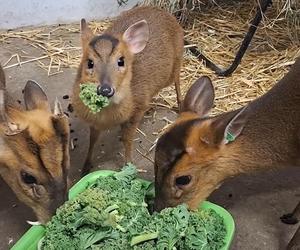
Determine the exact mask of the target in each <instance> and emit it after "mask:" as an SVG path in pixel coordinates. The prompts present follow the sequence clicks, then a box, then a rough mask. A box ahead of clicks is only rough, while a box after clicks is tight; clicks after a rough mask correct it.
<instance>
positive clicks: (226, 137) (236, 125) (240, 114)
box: [201, 106, 250, 145]
mask: <svg viewBox="0 0 300 250" xmlns="http://www.w3.org/2000/svg"><path fill="white" fill-rule="evenodd" d="M249 114H250V108H249V106H246V107H244V108H243V109H241V110H237V111H234V112H230V113H227V114H224V115H220V116H217V117H216V118H212V121H210V125H209V129H210V133H207V137H206V138H205V135H204V136H203V138H201V139H202V141H204V142H207V143H209V144H214V145H220V144H228V143H231V142H234V141H235V140H236V138H238V137H239V136H240V135H241V133H242V131H243V129H244V127H245V125H246V123H247V121H248V118H249Z"/></svg>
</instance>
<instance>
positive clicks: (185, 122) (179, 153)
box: [155, 58, 300, 244]
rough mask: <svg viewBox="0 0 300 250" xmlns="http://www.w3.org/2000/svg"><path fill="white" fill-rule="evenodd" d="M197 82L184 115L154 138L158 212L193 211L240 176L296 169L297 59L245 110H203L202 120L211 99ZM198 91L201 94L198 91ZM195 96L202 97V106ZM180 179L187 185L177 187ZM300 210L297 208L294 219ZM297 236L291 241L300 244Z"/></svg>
mask: <svg viewBox="0 0 300 250" xmlns="http://www.w3.org/2000/svg"><path fill="white" fill-rule="evenodd" d="M200 82H202V84H199V83H198V85H197V82H196V83H195V85H194V86H193V91H189V92H188V95H187V97H188V98H187V97H186V99H185V101H184V103H185V106H188V105H189V106H188V107H183V110H185V111H186V112H183V113H182V114H181V115H180V116H179V118H178V120H177V121H176V122H175V123H174V124H173V125H172V127H171V128H170V129H169V130H168V131H167V132H166V133H165V134H164V135H163V136H162V137H161V138H160V139H159V140H158V144H157V148H156V154H155V172H156V173H155V174H156V176H155V178H156V183H155V185H156V201H155V206H156V209H157V210H160V209H162V208H164V207H167V206H175V205H177V204H179V203H187V204H188V205H189V207H190V208H191V209H196V208H197V207H198V205H199V204H200V203H201V202H202V201H203V200H205V199H206V198H207V197H208V196H209V195H210V194H211V192H213V191H214V190H215V189H217V188H218V187H219V186H220V185H221V184H222V182H223V181H224V180H225V179H227V178H229V177H233V176H235V175H238V174H240V173H245V172H251V171H254V170H258V169H268V168H276V167H282V166H300V127H299V124H300V58H299V59H297V60H296V62H295V64H294V65H293V66H292V68H291V70H290V71H289V73H288V74H287V75H286V76H285V77H284V78H283V79H282V80H281V81H279V82H278V83H277V84H276V85H275V86H274V87H273V88H272V89H271V90H270V91H269V92H267V93H266V94H265V95H263V96H262V97H260V98H258V99H257V100H255V101H253V102H251V103H250V104H249V105H248V106H246V107H245V108H244V109H239V110H236V111H231V112H227V113H224V114H221V115H219V116H216V117H205V114H206V113H205V112H200V113H201V115H200V117H199V115H198V114H196V113H197V112H198V111H199V108H200V107H201V106H210V108H211V107H212V105H206V104H205V101H206V100H209V98H208V97H207V98H205V97H206V96H213V93H212V91H211V90H210V88H211V87H210V86H209V85H211V84H205V80H202V81H200ZM195 86H196V87H195ZM203 86H204V87H203ZM200 87H202V90H203V91H202V92H201V93H200V94H199V93H196V90H197V89H200ZM199 92H200V91H199ZM208 93H210V94H208ZM197 95H198V96H197ZM199 96H200V97H202V99H203V100H202V102H201V103H200V102H199V101H201V98H200V97H199ZM197 102H198V106H197V105H195V103H196V104H197ZM199 103H200V104H202V105H199ZM206 108H207V107H206ZM203 109H205V108H202V110H203ZM201 116H202V117H201ZM233 121H236V122H233ZM229 124H230V125H229ZM226 129H229V130H230V131H231V132H232V134H233V135H236V138H235V140H234V141H228V140H226V136H225V134H226V133H225V132H226V131H227V130H226ZM229 130H228V131H229ZM174 131H175V132H174ZM176 136H177V138H176ZM178 137H179V138H178ZM174 159H176V160H174ZM183 176H188V177H189V178H190V181H189V182H186V183H185V184H184V185H178V180H179V178H180V177H183ZM299 211H300V206H298V208H296V209H295V211H294V215H295V216H296V215H298V214H300V213H299ZM299 232H300V231H299V230H298V236H297V235H295V237H294V238H293V241H294V242H297V241H298V242H299V239H300V233H299ZM291 244H292V243H291Z"/></svg>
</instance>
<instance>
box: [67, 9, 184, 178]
mask: <svg viewBox="0 0 300 250" xmlns="http://www.w3.org/2000/svg"><path fill="white" fill-rule="evenodd" d="M81 41H82V49H83V54H82V59H81V64H80V66H79V69H78V74H77V79H76V82H75V84H74V87H73V98H72V102H73V106H74V110H75V111H76V112H77V114H78V116H79V117H80V118H82V119H83V120H84V121H86V122H87V123H88V124H89V125H90V145H89V151H88V155H87V158H86V161H85V164H84V168H83V172H82V173H83V175H84V174H86V173H87V172H89V171H90V169H91V167H92V164H91V160H92V152H93V149H94V145H95V143H96V141H97V139H98V137H99V134H100V132H101V131H103V130H106V129H109V128H112V127H114V126H117V125H120V126H121V133H122V140H123V143H124V147H125V161H126V162H129V161H132V143H133V137H134V134H135V131H136V128H137V127H138V125H139V123H140V121H141V119H142V118H143V116H144V113H145V111H146V110H147V109H149V104H150V102H151V100H152V98H153V96H154V95H156V94H157V93H158V92H159V91H160V90H161V89H162V88H164V87H167V86H169V85H170V84H172V83H175V88H176V93H177V100H178V105H179V106H180V99H181V97H180V88H179V74H180V67H181V61H182V57H183V30H182V28H181V27H180V25H179V24H178V23H177V21H176V19H175V18H174V17H173V16H172V15H170V14H168V13H167V12H165V11H162V10H160V9H158V8H154V7H137V8H134V9H131V10H129V11H126V12H124V13H122V14H121V15H120V16H119V17H118V18H117V19H116V20H115V21H114V22H113V24H112V26H111V27H110V28H108V29H107V30H106V31H105V32H104V33H103V34H101V35H94V34H93V33H92V31H91V30H90V29H89V27H88V26H87V23H86V21H85V20H84V19H83V20H81ZM87 82H89V83H92V84H95V85H96V86H97V94H98V95H102V96H105V97H108V99H109V105H108V106H106V107H105V108H103V109H102V110H101V111H100V112H98V113H95V114H94V113H92V112H91V111H90V110H89V108H88V107H87V106H85V105H84V103H83V102H82V101H81V99H80V98H79V94H80V85H81V84H82V83H87Z"/></svg>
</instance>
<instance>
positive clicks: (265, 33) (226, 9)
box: [0, 0, 300, 114]
mask: <svg viewBox="0 0 300 250" xmlns="http://www.w3.org/2000/svg"><path fill="white" fill-rule="evenodd" d="M277 1H280V0H277ZM290 1H292V0H290ZM290 1H288V2H290ZM255 6H256V5H255V4H253V2H251V1H247V2H243V1H238V2H230V3H227V4H223V5H222V6H221V5H211V6H210V7H206V8H205V9H203V10H201V11H194V12H192V13H190V14H189V21H188V22H186V23H185V25H184V28H185V31H186V34H185V38H186V39H187V40H188V41H190V42H191V43H193V44H195V45H197V47H198V48H199V49H200V50H201V51H203V52H204V54H205V55H206V56H208V57H209V58H210V59H211V60H212V61H213V62H215V63H217V64H218V65H222V66H225V67H227V66H228V65H229V64H230V63H231V61H232V60H233V58H234V56H235V53H236V51H237V49H238V47H239V45H240V43H241V41H242V39H243V37H244V35H245V33H246V32H247V29H248V25H249V21H250V20H251V18H252V17H253V16H254V13H255V9H256V7H255ZM290 6H291V5H290ZM285 8H286V9H288V8H289V5H286V6H285ZM282 10H283V9H282ZM296 12H297V10H295V11H294V14H295V13H296ZM296 14H299V13H298V12H297V13H296ZM290 20H291V19H290V18H281V17H280V15H278V8H276V6H273V8H270V9H269V10H268V11H267V17H265V18H264V20H263V23H262V24H261V25H260V26H259V29H258V32H257V33H256V34H255V37H254V39H253V40H252V43H251V46H250V48H249V49H248V51H247V52H246V54H245V56H244V58H243V60H242V63H241V64H240V66H239V67H238V69H237V70H236V71H235V72H234V73H233V75H232V76H230V77H227V78H223V77H218V76H216V75H215V74H214V73H213V72H212V71H211V70H209V69H208V68H206V67H205V66H204V65H203V63H202V62H200V61H199V60H197V59H195V57H194V56H193V55H191V54H190V53H189V52H188V50H186V53H185V55H184V61H183V65H182V71H181V88H182V92H183V93H185V92H186V91H187V89H188V88H189V86H190V85H191V84H192V83H193V82H194V80H195V79H197V78H198V77H200V76H201V75H208V76H210V77H211V79H212V80H213V82H214V86H215V90H216V106H215V108H214V110H213V113H214V114H216V113H220V112H224V111H227V110H231V109H236V108H239V107H240V106H242V105H245V104H247V103H248V102H250V101H251V100H253V99H255V98H256V97H258V96H261V95H262V94H264V93H265V92H266V91H268V90H269V89H270V88H271V87H272V85H273V84H274V83H276V81H278V80H279V79H280V78H282V76H283V75H284V74H285V73H286V72H287V71H288V70H289V66H290V65H292V64H293V63H294V61H295V58H296V57H297V56H300V46H299V45H300V42H299V39H298V38H299V37H300V30H299V25H298V26H297V25H296V23H297V21H296V23H295V21H293V25H292V26H291V21H290ZM296 20H297V18H296ZM298 22H299V20H298ZM90 25H91V27H92V29H93V30H94V32H97V33H100V32H101V31H103V30H105V28H106V27H107V26H108V25H110V21H109V20H106V21H94V22H91V23H90ZM70 37H72V38H73V39H75V40H78V41H79V39H80V38H79V25H78V24H72V25H60V26H55V27H53V26H51V27H49V26H48V27H40V28H26V29H23V31H20V30H13V31H9V32H2V33H1V34H0V42H1V43H6V42H10V41H11V40H12V39H14V38H21V39H24V40H26V41H27V42H28V43H29V44H30V45H32V46H34V47H37V48H41V49H42V54H41V55H40V56H38V57H33V56H31V55H25V54H22V55H20V54H15V55H13V56H12V57H11V58H10V59H9V60H8V61H7V62H5V64H4V67H5V68H11V67H18V65H20V64H24V63H34V64H36V65H37V66H39V67H42V68H43V69H45V71H46V73H47V75H48V76H51V75H53V74H59V73H61V72H63V70H64V68H65V67H71V68H76V67H77V66H78V64H79V61H80V53H81V50H80V47H79V46H78V44H79V42H72V41H71V42H70ZM71 40H72V39H71ZM74 44H77V46H76V45H74ZM153 103H154V104H155V105H160V106H164V107H167V108H176V105H177V104H176V95H175V91H174V88H173V87H170V88H166V89H165V90H163V91H161V92H160V93H159V95H158V96H157V97H156V98H155V99H154V101H153Z"/></svg>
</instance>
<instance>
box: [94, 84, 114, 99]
mask: <svg viewBox="0 0 300 250" xmlns="http://www.w3.org/2000/svg"><path fill="white" fill-rule="evenodd" d="M114 93H115V90H114V88H112V87H111V86H109V85H108V84H103V85H101V86H100V85H99V86H98V87H97V94H98V95H103V96H106V97H112V96H113V95H114Z"/></svg>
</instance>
